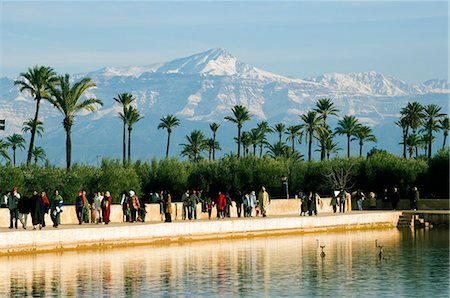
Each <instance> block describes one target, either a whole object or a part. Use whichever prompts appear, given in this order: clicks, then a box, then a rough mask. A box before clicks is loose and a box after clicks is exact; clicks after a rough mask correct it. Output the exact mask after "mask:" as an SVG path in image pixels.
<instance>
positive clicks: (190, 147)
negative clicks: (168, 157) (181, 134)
mask: <svg viewBox="0 0 450 298" xmlns="http://www.w3.org/2000/svg"><path fill="white" fill-rule="evenodd" d="M186 140H187V144H181V145H182V146H183V150H182V151H181V155H182V156H187V157H188V158H189V159H191V160H193V161H199V160H200V159H201V155H202V152H203V150H205V149H206V144H205V141H206V140H205V136H204V134H203V132H201V131H200V130H194V131H192V132H191V134H190V135H189V136H186Z"/></svg>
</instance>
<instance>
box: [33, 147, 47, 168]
mask: <svg viewBox="0 0 450 298" xmlns="http://www.w3.org/2000/svg"><path fill="white" fill-rule="evenodd" d="M33 158H34V164H37V163H38V160H42V161H46V160H47V155H46V154H45V151H44V148H42V147H40V146H37V147H35V148H34V149H33Z"/></svg>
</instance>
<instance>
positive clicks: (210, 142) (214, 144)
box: [205, 138, 222, 160]
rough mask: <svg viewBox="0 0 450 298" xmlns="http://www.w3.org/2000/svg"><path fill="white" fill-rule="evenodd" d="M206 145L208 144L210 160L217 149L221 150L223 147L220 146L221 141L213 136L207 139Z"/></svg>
mask: <svg viewBox="0 0 450 298" xmlns="http://www.w3.org/2000/svg"><path fill="white" fill-rule="evenodd" d="M205 146H206V149H207V150H208V160H211V156H212V153H213V152H214V151H215V150H221V149H222V148H221V147H220V144H219V142H217V141H216V140H214V139H213V138H210V139H206V141H205Z"/></svg>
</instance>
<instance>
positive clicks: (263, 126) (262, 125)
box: [257, 121, 272, 157]
mask: <svg viewBox="0 0 450 298" xmlns="http://www.w3.org/2000/svg"><path fill="white" fill-rule="evenodd" d="M257 129H258V130H259V132H260V134H261V135H260V139H259V157H262V152H263V147H264V146H265V145H266V144H267V140H266V134H268V133H272V128H270V126H269V123H267V121H261V122H259V123H258V124H257Z"/></svg>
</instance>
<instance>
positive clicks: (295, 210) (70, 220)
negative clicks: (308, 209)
mask: <svg viewBox="0 0 450 298" xmlns="http://www.w3.org/2000/svg"><path fill="white" fill-rule="evenodd" d="M330 202H331V199H330V198H323V199H321V203H320V204H318V206H317V208H318V212H319V213H330V212H332V211H333V210H332V207H331V206H330ZM233 204H234V203H233ZM300 206H301V201H300V200H299V199H290V200H272V201H271V203H270V206H269V208H268V212H267V214H268V216H271V215H299V214H300ZM350 208H351V207H350V206H348V205H347V211H350ZM146 210H147V215H146V221H161V215H160V213H159V204H147V205H146ZM182 210H183V206H182V204H181V203H173V204H172V218H173V219H181V218H182V214H183V211H182ZM201 211H202V209H201V205H200V204H198V205H197V218H199V219H207V218H208V213H202V212H201ZM216 214H217V213H216V209H215V208H213V212H212V216H213V217H216ZM253 216H255V210H253ZM231 217H237V211H236V207H234V205H233V207H231ZM45 218H46V223H47V225H50V226H51V225H52V222H51V219H50V216H49V215H46V217H45ZM111 222H113V223H114V222H123V212H122V208H121V206H120V205H112V206H111ZM77 223H78V219H77V215H76V212H75V207H74V206H73V205H66V206H64V207H63V212H62V213H61V224H77ZM7 226H9V210H8V209H0V227H7ZM28 226H31V217H30V216H28Z"/></svg>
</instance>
